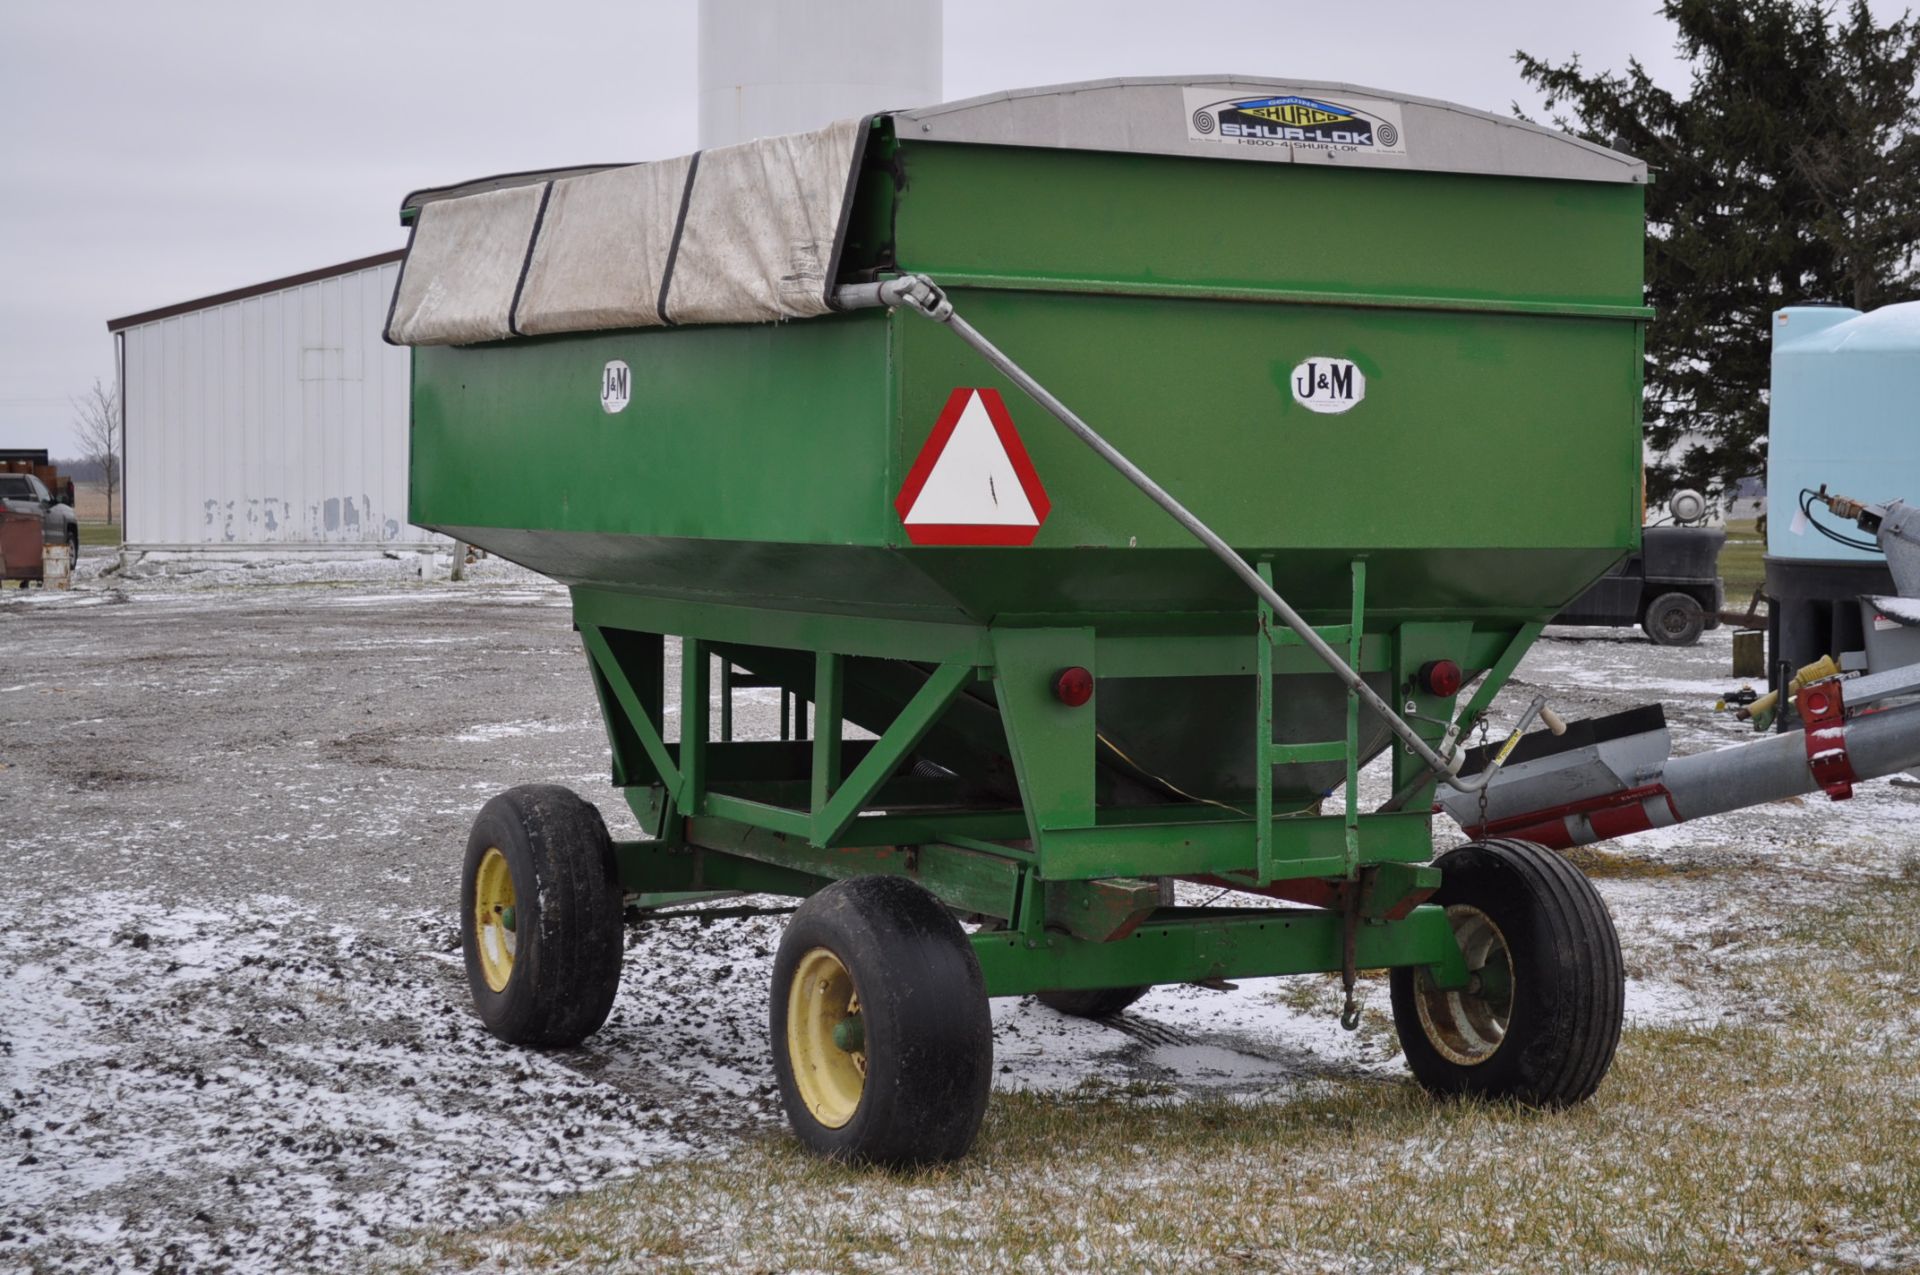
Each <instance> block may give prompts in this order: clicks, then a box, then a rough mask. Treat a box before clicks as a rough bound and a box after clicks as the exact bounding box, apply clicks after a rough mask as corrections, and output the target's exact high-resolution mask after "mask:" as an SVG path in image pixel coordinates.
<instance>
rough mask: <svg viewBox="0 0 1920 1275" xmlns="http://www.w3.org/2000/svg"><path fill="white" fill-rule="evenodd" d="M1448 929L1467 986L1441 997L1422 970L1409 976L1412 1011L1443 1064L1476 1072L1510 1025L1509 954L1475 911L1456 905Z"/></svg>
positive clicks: (1497, 934)
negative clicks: (1461, 960)
mask: <svg viewBox="0 0 1920 1275" xmlns="http://www.w3.org/2000/svg"><path fill="white" fill-rule="evenodd" d="M1447 923H1448V924H1449V925H1451V926H1452V927H1453V937H1454V941H1455V942H1457V943H1459V944H1460V955H1461V956H1462V957H1463V958H1464V959H1465V961H1466V965H1467V986H1466V987H1464V988H1461V989H1459V990H1454V991H1444V990H1442V989H1440V988H1438V987H1435V986H1434V985H1433V980H1432V979H1431V978H1429V977H1428V975H1427V972H1426V971H1425V970H1422V971H1420V973H1418V974H1416V975H1415V976H1414V993H1415V994H1414V1006H1415V1008H1416V1009H1417V1010H1418V1011H1419V1014H1420V1026H1421V1028H1422V1029H1423V1030H1425V1032H1426V1034H1427V1039H1428V1040H1429V1041H1430V1042H1432V1044H1433V1047H1434V1048H1435V1049H1437V1050H1438V1051H1440V1056H1441V1057H1443V1058H1445V1059H1446V1060H1447V1061H1448V1062H1452V1063H1457V1064H1459V1065H1460V1066H1462V1067H1477V1066H1479V1065H1480V1064H1481V1063H1483V1062H1485V1061H1487V1060H1488V1059H1489V1058H1491V1057H1493V1056H1494V1055H1495V1054H1496V1053H1498V1052H1499V1051H1500V1043H1501V1042H1502V1041H1504V1040H1505V1039H1506V1038H1507V1028H1508V1027H1509V1026H1510V1025H1511V1023H1512V1021H1513V985H1514V977H1513V953H1512V951H1511V949H1509V948H1508V946H1507V936H1506V935H1504V934H1502V933H1501V932H1500V927H1499V926H1497V925H1495V924H1494V923H1493V918H1492V917H1490V916H1488V915H1487V914H1486V913H1485V912H1482V911H1481V910H1480V909H1479V908H1475V907H1468V906H1466V905H1465V904H1461V903H1456V904H1454V905H1452V906H1451V907H1449V908H1448V909H1447Z"/></svg>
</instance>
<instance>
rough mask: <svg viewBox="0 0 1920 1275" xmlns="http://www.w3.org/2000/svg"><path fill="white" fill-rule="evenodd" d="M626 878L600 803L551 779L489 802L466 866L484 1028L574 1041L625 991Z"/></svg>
mask: <svg viewBox="0 0 1920 1275" xmlns="http://www.w3.org/2000/svg"><path fill="white" fill-rule="evenodd" d="M621 903H622V890H621V888H620V875H619V871H618V869H617V868H616V867H615V865H614V858H613V841H612V839H611V838H610V837H608V836H607V825H606V823H605V822H604V821H603V820H602V819H601V818H600V812H599V811H598V810H597V809H595V808H594V807H593V806H592V805H591V804H589V803H588V802H586V801H583V800H582V799H581V798H580V797H578V796H577V795H575V794H574V793H573V792H571V791H569V790H568V789H565V788H561V787H558V786H556V785H553V784H525V785H522V786H521V787H518V788H510V789H508V790H507V791H506V792H503V793H501V794H500V795H499V796H498V797H495V798H494V799H493V800H492V801H489V802H488V803H487V804H486V805H485V806H483V807H481V809H480V817H479V818H477V819H475V820H474V821H473V832H472V833H471V834H469V836H468V837H467V858H466V866H465V868H464V870H463V871H462V873H461V887H460V918H461V919H460V929H461V937H462V939H463V940H464V946H465V948H466V956H467V985H468V986H469V987H470V988H471V989H472V990H473V1004H474V1008H475V1009H477V1010H479V1012H480V1021H481V1022H483V1023H485V1024H486V1026H487V1030H488V1031H490V1032H492V1033H493V1034H494V1035H495V1036H498V1037H499V1038H500V1039H501V1040H504V1041H507V1042H509V1043H511V1044H515V1045H560V1046H567V1045H577V1044H579V1043H580V1042H581V1041H582V1040H585V1039H586V1038H587V1037H588V1036H590V1035H592V1034H593V1033H594V1032H596V1031H598V1030H599V1029H600V1026H601V1024H603V1023H605V1022H606V1021H607V1014H608V1012H609V1011H611V1010H612V1008H613V998H614V994H615V993H616V992H617V991H619V989H620V953H621V938H622V932H621V917H620V911H621Z"/></svg>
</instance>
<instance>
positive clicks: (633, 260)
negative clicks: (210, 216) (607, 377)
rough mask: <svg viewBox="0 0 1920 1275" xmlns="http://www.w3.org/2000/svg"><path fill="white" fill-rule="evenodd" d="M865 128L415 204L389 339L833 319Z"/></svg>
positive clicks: (855, 124)
mask: <svg viewBox="0 0 1920 1275" xmlns="http://www.w3.org/2000/svg"><path fill="white" fill-rule="evenodd" d="M866 133H867V121H866V120H843V121H841V122H840V123H837V124H831V125H829V126H827V127H826V128H823V129H820V130H818V131H817V132H812V133H797V134H794V135H792V136H789V137H772V138H763V139H760V140H757V141H752V142H746V143H743V144H741V145H738V146H727V147H721V148H719V149H716V150H711V151H705V152H702V153H700V154H698V155H694V156H691V157H687V156H682V157H679V158H676V159H668V160H661V161H658V162H656V163H650V164H633V165H629V166H626V167H622V168H610V169H604V170H601V171H599V172H593V173H587V174H584V175H581V176H574V177H561V178H557V179H554V180H550V181H545V182H538V183H534V184H529V185H525V186H514V187H509V188H507V189H503V190H491V191H486V192H484V193H479V194H472V195H464V196H460V197H457V198H445V199H434V200H430V201H428V202H426V203H424V204H422V205H421V207H420V209H419V213H418V216H417V219H416V221H415V223H414V231H413V240H412V242H411V244H410V245H409V246H408V250H407V258H406V262H405V264H404V266H403V267H402V269H401V273H400V284H399V287H398V289H397V290H396V292H395V294H394V303H393V314H392V317H391V318H390V319H389V321H388V324H387V339H388V340H389V341H392V342H393V343H395V344H396V345H460V344H468V343H472V342H476V341H495V340H502V339H504V338H507V337H511V336H531V335H535V334H542V333H551V332H585V331H595V330H600V329H606V328H635V327H658V326H660V325H662V324H664V323H669V322H671V323H676V324H679V323H764V322H771V321H774V320H779V319H796V318H807V317H810V316H813V315H819V314H825V313H827V312H828V311H829V310H830V309H831V308H832V307H831V303H830V300H829V297H830V294H831V290H832V287H833V282H834V280H833V277H832V276H833V268H834V264H835V262H836V260H837V258H838V249H839V244H840V237H841V235H842V234H843V233H844V230H845V226H846V220H847V205H848V203H849V202H850V201H851V199H852V197H853V185H854V183H853V178H854V175H855V172H856V167H857V165H858V163H859V161H860V150H861V146H862V143H863V142H864V140H865V137H866Z"/></svg>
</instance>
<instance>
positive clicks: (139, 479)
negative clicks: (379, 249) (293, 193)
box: [123, 263, 430, 549]
mask: <svg viewBox="0 0 1920 1275" xmlns="http://www.w3.org/2000/svg"><path fill="white" fill-rule="evenodd" d="M399 269H400V268H399V265H398V264H397V263H389V264H386V265H382V266H377V267H374V268H371V269H367V270H356V271H352V272H350V273H348V274H342V275H337V276H334V277H332V278H328V279H322V280H320V281H318V282H315V283H306V284H302V285H300V286H298V287H294V288H288V289H286V290H284V291H280V292H269V293H265V294H262V295H260V296H255V297H249V298H247V299H245V300H242V301H234V302H229V303H227V304H225V305H217V306H211V307H209V308H207V309H204V310H196V311H193V312H191V313H188V314H181V315H175V316H173V317H171V318H166V319H161V320H158V321H156V322H153V323H145V324H141V325H139V326H137V327H132V328H128V329H126V331H125V333H124V337H125V341H126V348H125V357H126V362H125V372H124V376H125V382H126V383H125V386H124V388H123V392H124V394H125V396H126V400H125V401H126V489H127V506H126V507H127V541H128V543H129V544H131V545H135V546H139V547H143V548H155V547H172V546H208V547H228V548H235V549H245V548H252V547H273V546H285V547H288V548H294V547H308V546H340V547H349V546H359V547H367V546H386V545H394V544H414V543H418V542H420V541H422V540H425V539H428V538H430V533H428V532H426V531H423V530H422V529H420V528H418V527H413V526H409V525H408V523H407V395H408V361H407V352H406V351H405V350H403V349H398V348H395V347H393V346H390V345H387V344H386V343H385V342H383V341H382V340H381V339H380V332H381V327H382V325H383V324H384V323H385V322H386V317H387V303H388V301H389V300H390V299H391V297H392V295H393V287H394V281H395V279H396V277H397V276H398V274H399Z"/></svg>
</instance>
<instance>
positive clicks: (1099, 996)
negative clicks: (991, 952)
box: [1034, 877, 1174, 1019]
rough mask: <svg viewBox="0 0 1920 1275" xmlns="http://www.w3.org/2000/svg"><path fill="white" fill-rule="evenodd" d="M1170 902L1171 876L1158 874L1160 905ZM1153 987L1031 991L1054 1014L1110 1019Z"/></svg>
mask: <svg viewBox="0 0 1920 1275" xmlns="http://www.w3.org/2000/svg"><path fill="white" fill-rule="evenodd" d="M1173 901H1174V894H1173V878H1172V877H1161V878H1160V906H1161V907H1163V908H1164V907H1171V906H1173ZM1152 990H1153V988H1152V987H1151V986H1148V987H1095V988H1089V989H1078V988H1076V989H1074V990H1072V991H1067V990H1063V989H1060V988H1049V989H1048V990H1046V991H1044V992H1036V993H1034V999H1035V1000H1037V1001H1039V1002H1040V1003H1041V1004H1042V1005H1045V1006H1046V1007H1047V1008H1048V1009H1050V1010H1053V1011H1054V1012H1055V1013H1060V1014H1067V1015H1070V1016H1071V1017H1074V1018H1096V1019H1097V1018H1112V1017H1113V1016H1114V1015H1115V1014H1118V1013H1119V1012H1121V1011H1122V1010H1124V1009H1126V1008H1127V1007H1128V1006H1130V1005H1132V1004H1133V1003H1134V1002H1135V1001H1137V1000H1139V999H1140V998H1141V997H1142V996H1145V995H1146V994H1147V993H1148V992H1150V991H1152Z"/></svg>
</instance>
